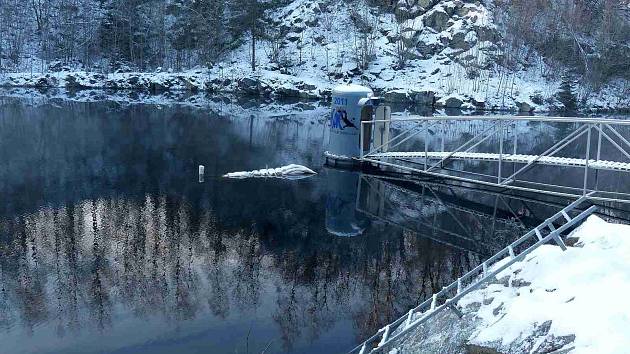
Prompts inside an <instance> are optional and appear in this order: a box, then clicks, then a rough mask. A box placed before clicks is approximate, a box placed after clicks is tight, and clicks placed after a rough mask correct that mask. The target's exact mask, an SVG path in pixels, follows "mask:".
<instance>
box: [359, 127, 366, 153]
mask: <svg viewBox="0 0 630 354" xmlns="http://www.w3.org/2000/svg"><path fill="white" fill-rule="evenodd" d="M364 134H365V121H363V120H362V121H361V131H360V132H359V140H360V142H359V144H360V146H361V147H360V148H359V158H360V159H361V160H363V157H364V153H365V150H364V149H363V146H364V145H363V144H364V139H365V138H364V137H363V135H364Z"/></svg>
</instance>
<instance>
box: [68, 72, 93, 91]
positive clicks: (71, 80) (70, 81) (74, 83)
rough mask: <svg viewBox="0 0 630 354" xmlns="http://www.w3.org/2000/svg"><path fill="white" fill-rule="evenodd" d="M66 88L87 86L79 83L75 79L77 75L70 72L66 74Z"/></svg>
mask: <svg viewBox="0 0 630 354" xmlns="http://www.w3.org/2000/svg"><path fill="white" fill-rule="evenodd" d="M65 79H66V88H69V89H84V88H88V86H86V85H83V84H82V83H80V82H79V81H78V80H77V77H75V76H74V75H72V74H69V75H67V76H66V78H65Z"/></svg>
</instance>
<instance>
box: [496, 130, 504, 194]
mask: <svg viewBox="0 0 630 354" xmlns="http://www.w3.org/2000/svg"><path fill="white" fill-rule="evenodd" d="M502 168H503V121H499V171H498V173H497V183H499V184H500V183H501V176H502V172H503V171H502Z"/></svg>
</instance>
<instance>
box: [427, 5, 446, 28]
mask: <svg viewBox="0 0 630 354" xmlns="http://www.w3.org/2000/svg"><path fill="white" fill-rule="evenodd" d="M449 19H450V16H449V15H448V13H446V11H444V10H442V9H435V10H433V11H431V12H430V13H428V14H427V15H426V16H425V18H424V20H423V22H424V25H425V26H427V27H430V28H433V29H434V30H436V31H438V32H442V31H444V30H445V29H447V28H448V20H449Z"/></svg>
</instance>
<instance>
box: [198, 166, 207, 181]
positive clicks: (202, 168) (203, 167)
mask: <svg viewBox="0 0 630 354" xmlns="http://www.w3.org/2000/svg"><path fill="white" fill-rule="evenodd" d="M205 170H206V167H205V166H204V165H199V183H203V175H204V173H205Z"/></svg>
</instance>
